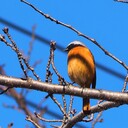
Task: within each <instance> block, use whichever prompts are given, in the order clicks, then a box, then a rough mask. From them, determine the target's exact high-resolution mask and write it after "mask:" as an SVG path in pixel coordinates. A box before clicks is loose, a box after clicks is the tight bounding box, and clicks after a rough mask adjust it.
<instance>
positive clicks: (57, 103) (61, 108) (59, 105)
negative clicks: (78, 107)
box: [50, 95, 66, 115]
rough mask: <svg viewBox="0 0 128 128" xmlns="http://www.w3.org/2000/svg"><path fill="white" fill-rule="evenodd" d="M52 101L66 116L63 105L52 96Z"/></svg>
mask: <svg viewBox="0 0 128 128" xmlns="http://www.w3.org/2000/svg"><path fill="white" fill-rule="evenodd" d="M50 97H51V99H52V100H53V101H54V103H56V105H57V106H58V107H59V108H60V110H61V112H62V113H63V114H64V115H66V112H65V110H64V109H63V107H62V106H61V104H60V103H59V102H58V101H57V99H56V98H55V97H54V96H53V95H50Z"/></svg>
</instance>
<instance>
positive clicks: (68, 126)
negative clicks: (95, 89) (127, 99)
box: [64, 101, 121, 128]
mask: <svg viewBox="0 0 128 128" xmlns="http://www.w3.org/2000/svg"><path fill="white" fill-rule="evenodd" d="M120 105H121V104H120V103H115V102H109V101H106V102H104V103H101V104H98V105H95V106H93V107H91V112H90V113H96V112H100V111H102V110H107V109H109V108H113V107H118V106H120ZM85 116H87V115H85V114H84V113H83V111H81V112H79V113H78V114H77V115H75V116H74V117H73V118H71V120H69V122H68V123H67V124H66V125H65V126H64V128H72V127H73V126H74V125H75V124H76V123H77V122H80V121H81V120H82V119H83V118H84V117H85Z"/></svg>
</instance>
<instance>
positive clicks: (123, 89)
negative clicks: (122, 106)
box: [122, 73, 128, 92]
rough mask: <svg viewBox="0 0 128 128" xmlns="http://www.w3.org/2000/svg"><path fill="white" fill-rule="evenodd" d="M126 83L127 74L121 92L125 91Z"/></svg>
mask: <svg viewBox="0 0 128 128" xmlns="http://www.w3.org/2000/svg"><path fill="white" fill-rule="evenodd" d="M127 83H128V73H127V75H126V78H125V80H124V85H123V88H122V92H125V91H126V87H127Z"/></svg>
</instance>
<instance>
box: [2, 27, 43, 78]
mask: <svg viewBox="0 0 128 128" xmlns="http://www.w3.org/2000/svg"><path fill="white" fill-rule="evenodd" d="M3 31H4V33H5V34H6V35H7V37H8V39H9V40H10V41H11V43H12V44H10V43H8V42H7V41H6V39H5V37H4V36H1V35H0V41H2V42H4V43H5V44H6V45H7V46H9V47H10V48H11V49H12V50H13V51H15V53H16V54H17V57H18V60H19V63H20V66H21V69H22V71H23V72H24V75H25V77H26V79H28V76H27V72H26V70H25V67H24V64H25V65H26V67H27V68H28V69H29V70H30V71H31V72H32V73H33V75H34V76H35V77H36V78H37V80H39V81H41V80H40V78H39V76H38V75H37V74H36V72H35V71H34V69H33V68H32V67H31V66H30V65H29V64H28V62H27V60H26V59H25V58H24V57H23V55H22V53H21V52H20V51H19V49H18V47H17V45H16V43H15V42H14V40H13V39H12V37H11V35H10V34H9V29H8V28H4V29H3Z"/></svg>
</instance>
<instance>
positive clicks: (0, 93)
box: [0, 87, 13, 95]
mask: <svg viewBox="0 0 128 128" xmlns="http://www.w3.org/2000/svg"><path fill="white" fill-rule="evenodd" d="M11 88H13V87H7V88H6V89H5V90H3V91H1V92H0V95H2V94H4V93H6V92H7V91H8V90H9V89H11Z"/></svg>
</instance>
